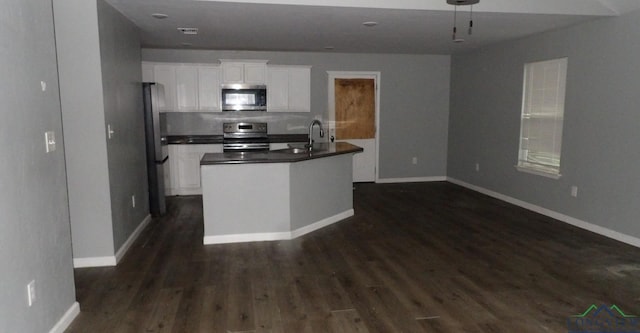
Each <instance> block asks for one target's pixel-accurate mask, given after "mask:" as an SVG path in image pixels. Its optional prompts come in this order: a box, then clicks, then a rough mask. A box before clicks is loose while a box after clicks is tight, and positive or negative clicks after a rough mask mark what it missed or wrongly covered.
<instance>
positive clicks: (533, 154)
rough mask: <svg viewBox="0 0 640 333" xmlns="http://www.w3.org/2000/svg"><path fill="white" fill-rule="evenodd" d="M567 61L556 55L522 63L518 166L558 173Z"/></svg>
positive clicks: (552, 173)
mask: <svg viewBox="0 0 640 333" xmlns="http://www.w3.org/2000/svg"><path fill="white" fill-rule="evenodd" d="M567 62H568V61H567V58H560V59H553V60H547V61H540V62H532V63H527V64H525V66H524V87H523V98H522V117H521V123H520V153H519V155H518V156H519V160H518V168H519V169H529V170H532V171H534V172H539V173H543V174H551V175H557V176H559V174H560V155H561V148H562V123H563V116H564V100H565V87H566V79H567ZM523 171H527V170H523Z"/></svg>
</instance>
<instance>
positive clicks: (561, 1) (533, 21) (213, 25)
mask: <svg viewBox="0 0 640 333" xmlns="http://www.w3.org/2000/svg"><path fill="white" fill-rule="evenodd" d="M107 1H108V2H109V3H110V4H111V5H113V6H114V7H115V8H116V9H118V10H119V11H120V12H122V13H123V14H124V15H125V16H127V17H128V18H129V19H130V20H131V21H133V22H134V23H135V24H136V25H137V26H138V27H140V30H141V39H142V45H143V47H146V48H187V49H190V48H193V49H217V50H260V51H320V52H356V53H409V54H451V53H457V52H462V51H465V50H469V49H473V48H477V47H480V46H484V45H488V44H492V43H496V42H500V41H504V40H509V39H514V38H519V37H523V36H527V35H531V34H535V33H539V32H543V31H549V30H555V29H558V28H561V27H565V26H569V25H573V24H577V23H580V22H584V21H587V20H593V19H598V18H601V17H609V16H616V15H619V14H623V13H626V12H628V11H632V10H637V9H640V1H639V0H481V1H480V3H479V4H477V5H474V6H473V21H474V29H473V35H470V36H469V35H467V27H468V22H469V9H470V7H469V6H460V7H458V17H457V18H458V20H457V26H458V35H459V37H462V38H464V39H465V42H464V43H453V42H452V41H451V37H452V36H451V33H452V27H453V14H454V12H453V8H454V7H453V6H451V5H448V4H447V3H446V0H395V1H389V0H342V1H340V0H323V1H319V0H237V1H218V0H205V1H194V0H107ZM152 13H163V14H167V15H169V17H168V18H166V19H162V20H158V19H155V18H153V17H151V14H152ZM366 21H375V22H378V25H377V26H375V27H365V26H363V25H362V23H363V22H366ZM179 27H187V28H192V27H195V28H198V29H199V33H198V35H183V34H182V33H181V32H179V31H178V30H177V28H179ZM183 43H188V44H190V45H186V46H185V45H183ZM327 47H332V48H333V49H330V50H328V49H326V48H327Z"/></svg>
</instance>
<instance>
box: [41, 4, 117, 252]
mask: <svg viewBox="0 0 640 333" xmlns="http://www.w3.org/2000/svg"><path fill="white" fill-rule="evenodd" d="M53 5H54V14H55V17H56V20H55V24H56V43H57V45H58V68H59V75H60V96H61V99H62V119H63V123H64V134H65V148H66V160H67V170H68V186H69V208H70V212H71V231H72V235H73V254H74V257H75V258H83V257H100V256H109V255H113V253H114V247H113V239H112V237H111V235H112V229H111V219H112V216H111V197H110V196H109V190H108V189H109V174H108V168H107V166H108V164H107V163H108V161H107V145H106V140H105V133H106V130H105V123H104V99H103V96H102V80H101V79H100V78H101V77H102V73H101V67H100V45H99V39H98V25H97V8H96V2H95V1H85V0H54V1H53Z"/></svg>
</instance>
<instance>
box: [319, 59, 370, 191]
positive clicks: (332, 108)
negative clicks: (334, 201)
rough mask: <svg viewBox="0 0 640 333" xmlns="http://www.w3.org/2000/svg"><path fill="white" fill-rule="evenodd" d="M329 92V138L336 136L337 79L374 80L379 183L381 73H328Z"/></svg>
mask: <svg viewBox="0 0 640 333" xmlns="http://www.w3.org/2000/svg"><path fill="white" fill-rule="evenodd" d="M327 76H328V79H327V86H328V87H327V92H328V95H329V96H328V97H329V98H328V100H329V102H328V103H329V107H328V112H329V115H328V117H329V136H331V135H335V134H334V133H335V114H336V95H335V79H373V80H374V81H373V83H374V87H375V88H374V89H375V103H376V110H375V113H376V114H375V117H376V122H375V126H376V131H375V133H376V134H375V137H374V140H375V146H376V152H375V165H374V171H373V173H374V182H375V183H377V182H378V181H379V180H380V177H379V175H378V170H379V165H380V72H371V71H327Z"/></svg>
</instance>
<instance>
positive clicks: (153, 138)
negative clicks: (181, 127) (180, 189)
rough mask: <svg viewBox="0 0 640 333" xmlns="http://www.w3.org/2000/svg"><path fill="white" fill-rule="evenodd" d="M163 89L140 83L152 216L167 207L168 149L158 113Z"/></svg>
mask: <svg viewBox="0 0 640 333" xmlns="http://www.w3.org/2000/svg"><path fill="white" fill-rule="evenodd" d="M163 91H164V87H163V86H162V85H161V84H159V83H153V82H144V83H142V94H143V97H144V125H145V140H146V145H147V174H148V176H149V210H150V211H151V215H153V216H161V215H164V213H166V211H167V205H166V201H165V194H164V187H165V184H164V173H165V165H166V166H168V160H169V149H168V148H169V147H168V146H167V140H166V137H165V136H164V135H163V132H164V126H163V125H164V124H161V119H160V118H161V117H160V111H159V110H158V109H159V108H158V106H159V105H161V103H162V100H161V92H163Z"/></svg>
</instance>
